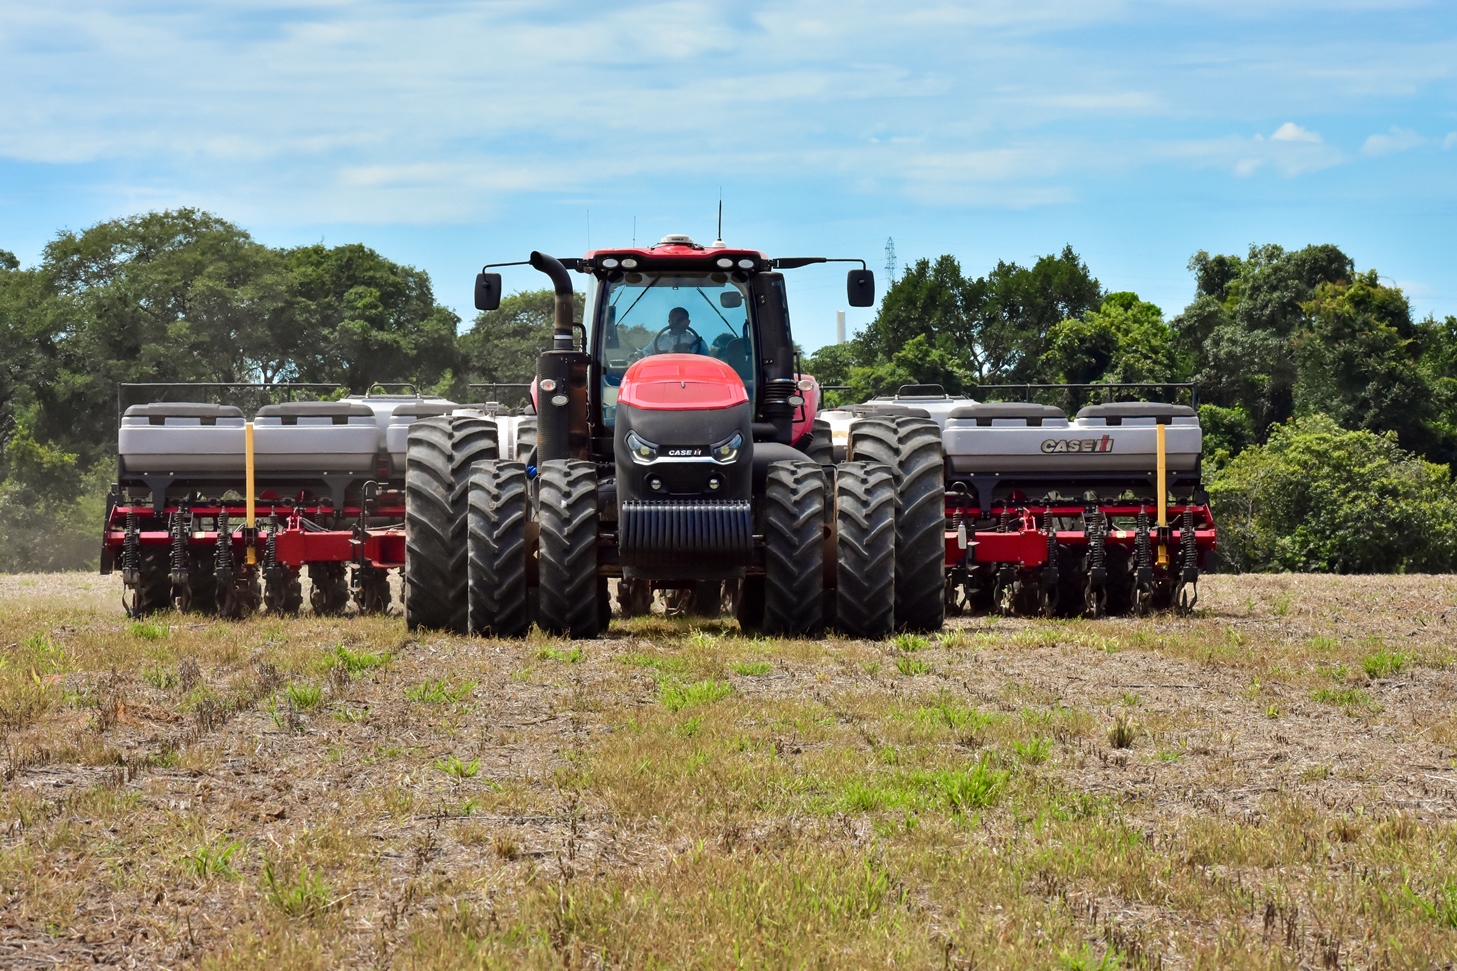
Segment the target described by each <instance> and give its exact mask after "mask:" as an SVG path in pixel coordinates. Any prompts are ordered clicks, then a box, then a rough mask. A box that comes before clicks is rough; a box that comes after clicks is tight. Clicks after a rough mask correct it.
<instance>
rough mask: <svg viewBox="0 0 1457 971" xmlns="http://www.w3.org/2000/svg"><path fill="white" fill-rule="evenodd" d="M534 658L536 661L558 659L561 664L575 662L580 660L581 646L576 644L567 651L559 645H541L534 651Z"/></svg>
mask: <svg viewBox="0 0 1457 971" xmlns="http://www.w3.org/2000/svg"><path fill="white" fill-rule="evenodd" d="M536 659H537V660H538V661H560V662H561V663H563V664H577V663H579V662H580V661H581V660H582V648H581V646H580V645H578V646H574V647H573V648H572V649H571V650H569V651H564V650H562V649H561V648H559V647H543V648H542V649H541V650H539V651H537V652H536Z"/></svg>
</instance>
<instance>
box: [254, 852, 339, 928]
mask: <svg viewBox="0 0 1457 971" xmlns="http://www.w3.org/2000/svg"><path fill="white" fill-rule="evenodd" d="M333 895H334V888H333V887H331V886H330V885H329V882H328V881H327V880H325V879H324V876H323V874H320V873H315V872H313V871H312V870H310V869H309V868H308V867H307V866H304V867H301V868H300V869H299V872H298V873H297V874H295V875H294V877H293V878H292V879H285V878H283V877H281V876H280V875H279V873H278V871H277V870H276V869H275V868H274V866H273V863H272V862H271V861H269V860H264V861H263V899H264V900H267V901H268V903H270V904H271V905H273V906H274V907H276V908H278V909H279V910H281V911H283V912H284V913H285V914H287V915H288V916H289V917H292V918H294V919H295V920H297V919H299V918H303V917H314V916H316V915H318V914H322V913H323V912H324V911H326V910H328V909H329V907H330V906H331V903H332V900H331V898H332V897H333Z"/></svg>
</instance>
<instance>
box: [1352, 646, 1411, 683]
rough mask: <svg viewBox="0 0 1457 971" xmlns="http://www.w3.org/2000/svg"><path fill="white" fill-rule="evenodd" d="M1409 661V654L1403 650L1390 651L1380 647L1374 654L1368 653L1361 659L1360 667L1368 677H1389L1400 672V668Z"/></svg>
mask: <svg viewBox="0 0 1457 971" xmlns="http://www.w3.org/2000/svg"><path fill="white" fill-rule="evenodd" d="M1410 662H1411V655H1410V654H1407V653H1406V652H1404V651H1392V650H1388V649H1386V648H1384V647H1383V648H1381V649H1380V650H1378V651H1377V652H1376V653H1374V654H1368V655H1366V656H1365V657H1364V658H1362V659H1361V668H1362V670H1364V671H1365V672H1366V676H1367V677H1369V678H1389V677H1391V676H1392V675H1393V674H1398V673H1400V671H1401V669H1402V668H1404V667H1406V665H1407V664H1408V663H1410Z"/></svg>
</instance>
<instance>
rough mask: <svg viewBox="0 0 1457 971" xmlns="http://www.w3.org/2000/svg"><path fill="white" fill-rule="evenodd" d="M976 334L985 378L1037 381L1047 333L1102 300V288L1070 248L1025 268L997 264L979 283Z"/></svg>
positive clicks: (1098, 304)
mask: <svg viewBox="0 0 1457 971" xmlns="http://www.w3.org/2000/svg"><path fill="white" fill-rule="evenodd" d="M978 282H979V284H980V286H979V287H978V288H977V293H978V294H979V295H983V296H982V302H981V304H980V306H978V307H977V308H976V312H975V316H976V317H977V319H978V326H977V337H978V341H979V343H980V346H981V348H982V355H981V356H982V359H983V361H984V366H983V367H982V369H981V370H980V372H979V373H981V374H982V375H984V379H986V380H997V379H1001V380H1008V381H1013V382H1018V381H1038V380H1039V379H1041V378H1042V377H1043V375H1042V374H1041V371H1040V364H1041V361H1042V355H1043V354H1045V353H1046V352H1047V342H1048V335H1049V333H1050V332H1051V330H1052V328H1053V327H1055V326H1056V325H1057V324H1059V323H1061V322H1062V321H1064V320H1081V319H1082V318H1083V317H1084V315H1086V314H1087V313H1088V311H1090V310H1095V309H1097V308H1098V307H1100V306H1102V304H1103V299H1104V296H1103V288H1102V286H1101V285H1100V284H1099V283H1098V281H1097V279H1096V278H1095V277H1094V276H1093V275H1092V273H1090V272H1089V271H1088V267H1087V264H1086V263H1084V262H1083V261H1082V259H1081V257H1079V256H1078V254H1077V253H1075V252H1073V248H1072V247H1071V246H1064V247H1063V249H1062V252H1061V253H1058V254H1056V255H1048V256H1044V257H1042V258H1041V259H1039V260H1037V262H1035V263H1033V264H1032V266H1030V267H1021V266H1018V265H1017V264H1016V263H1000V262H999V263H998V264H997V265H996V268H995V269H993V270H992V272H991V273H990V274H988V275H987V277H986V278H985V279H984V280H982V281H978Z"/></svg>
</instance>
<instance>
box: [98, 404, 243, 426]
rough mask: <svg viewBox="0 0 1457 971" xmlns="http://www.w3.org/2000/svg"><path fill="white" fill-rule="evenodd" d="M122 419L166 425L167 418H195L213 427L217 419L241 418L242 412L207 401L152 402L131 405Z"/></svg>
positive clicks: (238, 409) (239, 409)
mask: <svg viewBox="0 0 1457 971" xmlns="http://www.w3.org/2000/svg"><path fill="white" fill-rule="evenodd" d="M124 417H127V418H146V419H148V424H151V425H163V424H166V422H167V419H168V418H196V419H199V420H200V421H201V422H202V424H204V425H214V424H216V423H217V420H218V419H219V418H242V417H243V410H242V409H241V408H235V407H233V406H232V405H217V404H213V403H211V402H208V401H154V402H152V403H151V404H148V405H132V406H131V407H130V408H128V409H127V410H126V414H125V416H124Z"/></svg>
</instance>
